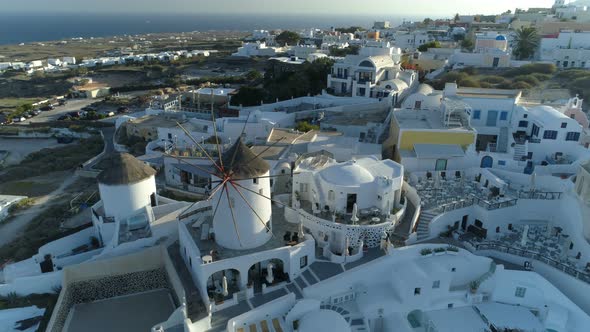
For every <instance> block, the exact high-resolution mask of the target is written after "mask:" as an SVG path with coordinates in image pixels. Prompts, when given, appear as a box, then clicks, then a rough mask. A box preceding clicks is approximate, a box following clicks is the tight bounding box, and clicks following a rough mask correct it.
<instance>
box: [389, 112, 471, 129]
mask: <svg viewBox="0 0 590 332" xmlns="http://www.w3.org/2000/svg"><path fill="white" fill-rule="evenodd" d="M393 116H394V117H395V120H396V121H397V123H398V124H399V127H400V128H402V129H444V130H448V131H472V130H471V129H470V128H468V127H464V126H461V127H452V128H449V127H447V126H445V124H444V121H443V115H442V113H441V112H440V111H438V110H433V111H429V110H398V109H396V110H395V111H394V112H393Z"/></svg>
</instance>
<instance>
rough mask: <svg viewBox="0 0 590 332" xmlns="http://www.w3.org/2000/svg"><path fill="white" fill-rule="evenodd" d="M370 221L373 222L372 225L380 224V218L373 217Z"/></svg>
mask: <svg viewBox="0 0 590 332" xmlns="http://www.w3.org/2000/svg"><path fill="white" fill-rule="evenodd" d="M371 221H372V222H374V223H380V222H381V218H379V217H373V218H371Z"/></svg>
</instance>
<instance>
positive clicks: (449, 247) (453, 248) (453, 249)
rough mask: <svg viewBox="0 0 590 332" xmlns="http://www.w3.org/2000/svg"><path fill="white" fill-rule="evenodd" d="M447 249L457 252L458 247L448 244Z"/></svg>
mask: <svg viewBox="0 0 590 332" xmlns="http://www.w3.org/2000/svg"><path fill="white" fill-rule="evenodd" d="M447 251H454V252H459V248H457V247H454V246H448V247H447Z"/></svg>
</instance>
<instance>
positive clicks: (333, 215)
mask: <svg viewBox="0 0 590 332" xmlns="http://www.w3.org/2000/svg"><path fill="white" fill-rule="evenodd" d="M332 222H336V211H334V213H332Z"/></svg>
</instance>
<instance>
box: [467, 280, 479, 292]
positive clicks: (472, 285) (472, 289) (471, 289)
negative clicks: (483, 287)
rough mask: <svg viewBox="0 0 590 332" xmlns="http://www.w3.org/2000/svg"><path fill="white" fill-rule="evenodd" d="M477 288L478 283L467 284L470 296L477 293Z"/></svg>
mask: <svg viewBox="0 0 590 332" xmlns="http://www.w3.org/2000/svg"><path fill="white" fill-rule="evenodd" d="M478 288H479V282H477V281H475V280H474V281H472V282H470V283H469V290H470V291H471V294H475V293H477V289H478Z"/></svg>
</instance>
